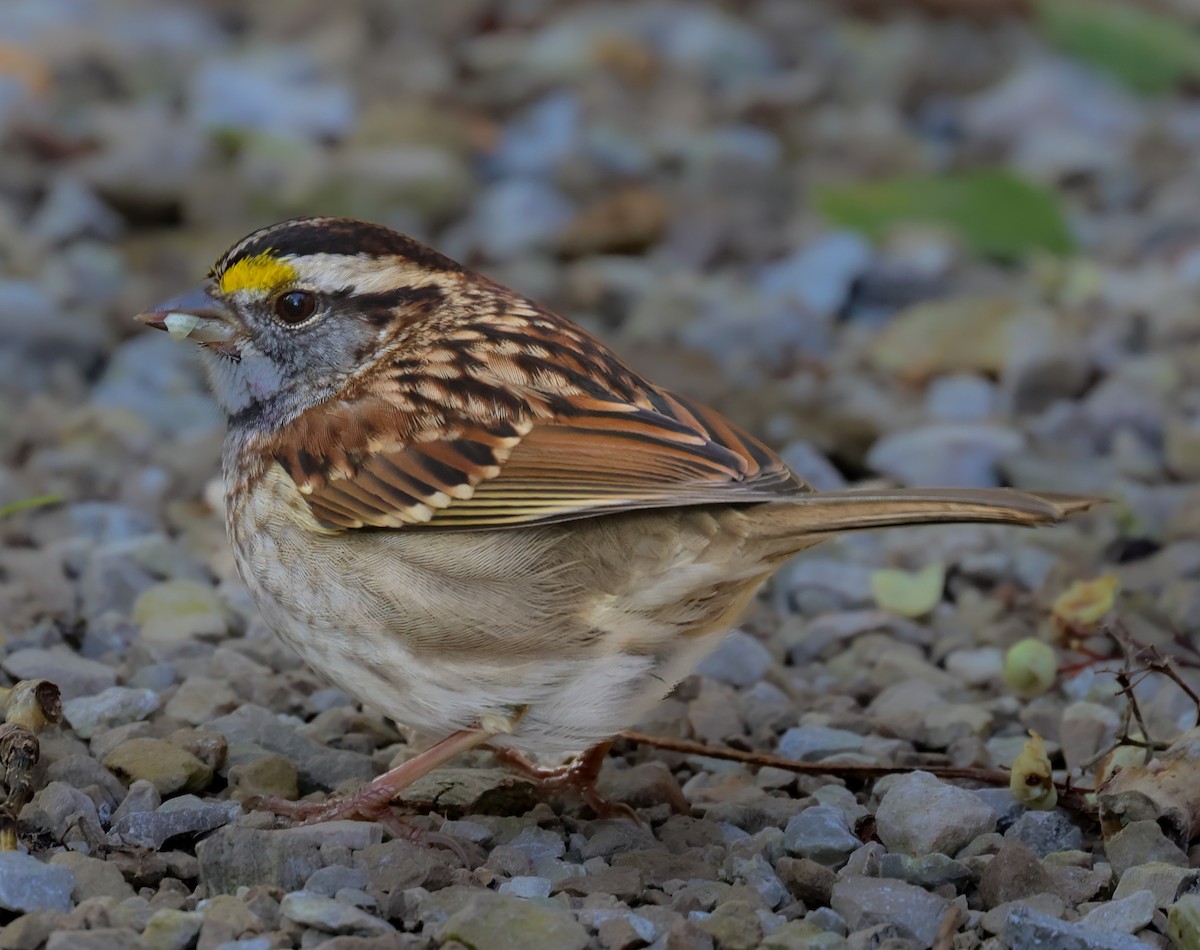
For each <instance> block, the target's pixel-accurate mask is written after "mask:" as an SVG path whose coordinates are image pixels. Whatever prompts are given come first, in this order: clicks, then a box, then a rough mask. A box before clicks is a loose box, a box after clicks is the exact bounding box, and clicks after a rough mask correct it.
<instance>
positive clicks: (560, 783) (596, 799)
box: [492, 742, 642, 825]
mask: <svg viewBox="0 0 1200 950" xmlns="http://www.w3.org/2000/svg"><path fill="white" fill-rule="evenodd" d="M611 748H612V743H611V742H602V743H600V745H597V746H592V748H590V749H588V750H587V751H586V752H584V753H583V755H581V756H580V757H579V758H578V759H576V760H575V761H574V762H571V763H568V764H567V765H562V766H558V767H556V768H544V767H542V766H540V765H537V764H535V763H534V762H533V761H531V760H530V759H529V758H528V757H527V756H526V755H524V754H523V753H521V752H518V751H517V750H516V749H511V748H508V747H501V748H497V749H493V750H492V751H493V752H494V753H495V755H496V758H497V759H499V760H500V761H501V762H503V763H504V764H505V765H507V766H509V767H510V768H512V769H513V770H515V771H517V772H519V773H521V774H522V775H524V776H525V777H526V778H528V779H531V780H532V781H534V782H536V783H537V785H538V788H539V789H540V790H541V791H542V792H544V793H546V794H550V795H553V794H564V795H568V796H570V797H572V798H578V799H580V800H582V801H583V803H584V804H585V805H587V806H588V807H589V808H591V810H592V811H594V812H595V813H596V815H597V816H598V817H600V818H627V819H629V820H630V821H632V822H634V823H635V824H639V825H640V824H641V823H642V820H641V819H640V818H639V817H638V814H637V812H635V811H634V810H633V809H632V808H630V807H629V806H628V805H626V804H625V803H624V802H613V801H609V800H608V799H607V798H605V797H604V796H603V795H601V794H600V790H599V789H598V788H596V782H597V780H598V779H599V778H600V767H601V766H602V765H603V764H604V757H605V756H606V755H608V750H609V749H611Z"/></svg>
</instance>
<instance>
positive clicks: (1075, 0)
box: [1036, 0, 1200, 95]
mask: <svg viewBox="0 0 1200 950" xmlns="http://www.w3.org/2000/svg"><path fill="white" fill-rule="evenodd" d="M1036 11H1037V24H1038V28H1039V30H1040V31H1041V33H1042V35H1043V36H1044V37H1045V38H1046V40H1047V42H1049V43H1052V44H1053V45H1055V46H1057V47H1058V48H1059V49H1061V50H1062V51H1063V52H1064V53H1066V54H1068V55H1069V56H1074V57H1075V58H1077V59H1080V60H1083V61H1084V62H1086V63H1089V64H1091V65H1092V66H1095V67H1097V68H1098V69H1102V70H1104V71H1105V72H1107V73H1109V74H1111V75H1112V76H1114V77H1116V78H1117V79H1118V80H1120V81H1121V82H1123V83H1124V84H1125V85H1126V86H1128V87H1129V88H1130V89H1132V90H1134V91H1135V92H1140V93H1145V94H1147V95H1154V94H1157V93H1163V92H1169V91H1171V90H1172V89H1174V88H1175V87H1176V86H1177V85H1178V84H1179V83H1180V82H1181V81H1183V80H1185V79H1189V78H1194V77H1197V76H1200V37H1197V35H1196V32H1195V31H1194V30H1192V29H1191V28H1190V27H1189V26H1188V25H1187V24H1186V23H1184V22H1181V21H1179V20H1176V19H1172V18H1171V17H1168V16H1163V15H1162V14H1158V13H1154V12H1152V11H1150V10H1147V9H1144V8H1141V7H1139V6H1138V5H1137V4H1134V3H1127V2H1126V3H1122V2H1111V0H1037V3H1036Z"/></svg>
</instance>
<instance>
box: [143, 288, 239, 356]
mask: <svg viewBox="0 0 1200 950" xmlns="http://www.w3.org/2000/svg"><path fill="white" fill-rule="evenodd" d="M134 319H135V320H139V321H141V322H142V323H144V324H146V325H147V326H152V327H157V328H158V329H159V330H166V331H167V332H168V333H169V334H171V336H173V337H174V338H175V339H176V340H192V341H193V342H195V343H206V344H209V345H213V346H221V345H223V344H228V343H230V342H232V340H233V338H234V337H235V336H237V333H238V328H237V326H236V324H235V321H234V317H233V314H232V313H231V312H230V310H229V308H228V307H227V306H225V304H223V303H222V302H221V301H219V300H217V299H215V298H214V297H213V296H212V294H211V293H209V288H208V285H207V284H201V285H200V286H198V287H193V288H192V289H191V290H188V291H186V292H184V293H182V294H179V295H178V296H177V297H172V298H171V299H170V300H168V301H166V302H165V303H162V304H159V305H158V306H157V307H152V308H151V309H149V310H146V311H143V312H142V313H139V314H138V315H137V316H136V317H135V318H134Z"/></svg>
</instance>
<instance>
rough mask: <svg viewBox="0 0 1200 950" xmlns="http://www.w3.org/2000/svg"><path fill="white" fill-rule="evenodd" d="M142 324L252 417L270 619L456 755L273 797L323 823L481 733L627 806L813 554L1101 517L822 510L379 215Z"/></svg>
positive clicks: (981, 505) (606, 356) (1019, 504)
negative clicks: (627, 771) (614, 745)
mask: <svg viewBox="0 0 1200 950" xmlns="http://www.w3.org/2000/svg"><path fill="white" fill-rule="evenodd" d="M138 319H139V320H141V321H143V322H144V323H147V324H149V325H151V326H154V327H159V328H162V329H165V330H167V331H168V332H169V333H171V335H172V336H175V337H177V338H184V339H188V340H191V341H194V342H196V343H198V344H199V345H200V348H201V352H202V354H203V356H204V364H205V366H206V369H207V372H208V376H209V379H210V382H211V385H212V390H213V393H214V395H215V397H216V399H217V401H218V402H219V403H220V404H221V406H222V408H223V409H224V411H225V413H226V415H227V416H228V435H227V437H226V440H225V446H224V453H223V469H224V478H225V493H226V495H225V501H226V522H227V527H228V532H229V537H230V541H231V543H232V546H233V550H234V554H235V556H236V561H237V566H238V570H239V571H240V573H241V576H242V579H243V580H244V581H245V583H246V586H247V587H248V588H249V590H250V593H251V594H252V596H253V598H254V601H255V603H256V604H257V606H258V608H259V610H260V611H261V613H262V615H263V617H264V618H265V619H266V621H267V623H268V624H269V625H270V626H271V627H272V628H273V629H274V630H275V631H276V632H277V633H278V634H279V635H280V636H281V637H282V638H283V639H284V640H286V641H287V642H288V643H289V644H291V645H292V647H294V648H295V650H296V651H297V652H298V653H299V654H300V656H301V657H302V658H303V659H304V661H305V662H306V663H308V665H309V666H311V667H312V668H313V669H314V670H315V671H316V672H318V673H319V674H321V675H322V676H324V677H326V678H327V679H328V680H329V681H330V682H331V683H333V684H334V685H336V686H338V687H339V688H341V689H342V690H344V691H345V692H347V693H348V694H350V695H351V696H354V697H355V698H357V699H359V700H361V701H362V702H364V703H367V704H369V705H371V706H373V707H375V708H377V709H379V710H381V711H382V712H384V713H386V714H387V715H388V716H391V717H392V718H394V719H395V720H396V721H398V722H400V723H402V724H404V725H406V726H409V727H412V728H414V729H416V730H418V731H420V732H421V733H424V734H428V735H430V736H433V737H436V738H437V739H438V741H437V742H436V743H435V744H434V745H432V746H431V747H430V748H428V749H427V750H426V751H424V752H422V753H420V754H419V755H417V756H415V757H414V758H412V759H410V760H409V761H407V762H405V763H404V764H402V765H400V766H398V767H397V768H395V769H392V770H391V771H390V772H387V773H386V774H384V775H381V776H379V777H378V778H376V779H375V780H374V781H372V782H370V783H369V784H367V785H366V786H364V787H363V788H362V789H361V790H360V791H359V792H358V793H356V794H354V795H351V796H348V797H345V798H341V799H334V800H332V801H330V802H326V803H307V802H302V803H292V802H284V801H279V800H275V801H272V802H270V803H268V804H269V806H270V807H272V808H273V809H274V810H275V811H277V812H278V813H280V814H284V815H287V816H289V817H291V818H294V819H297V820H304V821H318V820H324V819H329V818H345V817H352V818H367V819H372V818H377V819H384V820H388V821H389V822H394V821H395V819H394V818H391V811H390V808H389V803H390V802H391V800H392V799H393V798H394V797H395V795H396V794H397V793H398V792H399V791H400V790H401V789H403V788H404V787H406V786H407V785H408V784H410V783H412V782H413V781H415V780H416V779H417V778H419V777H421V776H423V775H425V774H427V773H428V772H429V771H430V770H432V769H434V768H437V767H438V766H440V765H442V764H443V763H445V762H446V761H448V760H449V759H451V758H452V757H454V756H455V755H458V754H459V753H461V752H463V751H465V750H467V749H470V748H472V747H475V746H478V745H481V744H483V743H487V744H488V745H489V746H490V747H491V748H493V749H495V750H497V751H498V752H499V753H500V754H501V755H502V757H503V758H505V759H506V760H507V761H509V762H510V763H512V764H513V765H515V766H518V767H521V768H524V769H525V770H526V771H536V772H537V773H538V774H540V775H542V776H544V777H545V778H546V779H547V780H548V781H551V782H556V783H558V784H560V785H562V786H566V787H571V788H574V789H575V790H576V791H577V792H578V793H579V794H581V795H582V796H583V798H584V799H585V800H586V801H587V802H588V803H589V804H591V805H593V807H595V808H597V809H598V810H601V811H604V810H605V809H606V808H609V806H608V803H606V802H605V801H604V800H603V799H602V798H601V797H600V796H599V794H598V793H597V792H596V789H595V779H596V776H597V774H598V771H599V765H600V762H601V761H602V759H603V756H604V754H605V753H606V751H607V749H608V747H609V745H610V744H611V741H612V737H613V736H614V735H616V734H617V733H619V732H620V731H621V730H623V729H626V728H628V727H630V726H633V725H634V724H636V723H637V722H638V721H639V719H640V718H641V717H642V716H643V714H645V713H646V712H647V710H648V709H650V708H651V707H652V706H653V705H654V704H655V703H657V702H658V701H659V700H661V699H662V698H663V697H664V696H665V695H666V694H667V693H668V692H669V691H670V690H671V689H672V688H673V687H674V686H675V685H676V684H677V683H678V682H679V681H680V680H681V679H682V678H683V677H684V676H686V675H687V674H688V673H689V672H690V671H691V669H692V668H693V667H694V666H695V664H696V663H697V662H699V660H700V659H701V658H703V657H704V656H705V655H706V654H707V653H709V652H711V651H712V650H713V649H714V648H715V647H716V646H717V645H718V644H719V643H720V641H721V639H722V637H723V636H724V634H725V633H726V631H727V630H728V629H729V628H730V626H731V625H732V624H733V623H734V622H735V621H736V620H737V618H738V615H739V614H740V613H741V611H742V610H743V608H744V607H745V606H746V604H747V602H748V601H749V600H750V599H751V598H752V597H753V595H754V593H755V591H756V590H757V589H758V587H759V586H760V585H761V584H762V583H763V581H764V580H766V578H767V577H769V576H770V574H771V573H772V572H773V571H774V570H775V569H776V568H777V567H778V566H779V565H780V564H781V563H783V562H784V561H785V560H787V559H788V558H790V557H791V556H792V555H794V554H796V553H797V552H798V551H802V550H804V549H805V548H809V547H811V546H813V545H814V544H817V543H818V542H820V541H821V540H823V539H824V538H827V537H829V536H830V535H832V534H837V533H839V532H843V531H853V530H857V529H861V528H880V527H888V526H895V525H906V524H920V523H929V522H963V521H980V522H1000V523H1007V524H1018V525H1038V524H1046V523H1051V522H1055V521H1058V520H1060V519H1062V518H1064V517H1065V516H1067V515H1070V514H1072V513H1074V512H1077V511H1080V510H1082V509H1084V508H1086V507H1087V506H1088V505H1089V504H1090V503H1091V502H1092V501H1093V499H1088V498H1082V497H1074V496H1067V495H1060V494H1052V493H1049V492H1047V493H1031V492H1023V491H1015V490H1011V489H984V490H968V489H936V488H931V489H897V490H881V491H840V492H816V491H814V490H813V489H812V488H811V487H810V486H809V485H807V484H805V483H804V482H803V481H802V480H801V479H800V478H798V477H797V476H796V475H795V474H794V473H792V472H791V471H790V470H789V469H788V468H787V466H786V465H785V464H784V463H783V461H782V460H781V459H780V458H779V457H778V456H777V455H776V454H775V453H774V452H773V451H771V450H770V449H769V448H767V446H765V445H763V444H762V443H761V442H759V441H758V440H757V439H755V438H753V437H752V436H750V435H748V434H747V433H745V432H743V431H742V430H741V429H739V428H738V427H737V426H736V425H734V424H733V423H732V422H730V421H729V420H727V419H725V418H724V417H723V416H721V415H719V414H718V413H716V412H714V411H713V410H712V409H709V408H708V407H706V406H703V405H701V404H699V403H697V402H695V401H693V400H691V399H687V398H685V397H683V396H679V395H677V394H674V393H671V392H668V391H666V390H664V389H660V388H659V387H657V386H655V385H654V384H653V383H651V382H649V381H648V380H646V379H644V378H642V377H641V376H639V375H638V374H637V373H635V372H633V371H632V370H631V369H630V368H629V367H627V366H626V365H625V364H624V363H622V362H621V361H620V360H619V359H618V358H617V357H616V356H615V355H613V353H612V352H611V351H610V350H609V349H608V348H607V347H605V346H604V345H603V344H602V343H600V342H599V341H598V340H596V339H595V338H594V337H592V336H590V335H589V334H588V333H586V332H585V331H584V330H582V329H581V328H579V327H578V326H576V325H575V324H573V323H571V322H570V321H568V320H566V319H564V318H562V317H560V316H558V315H557V314H554V313H551V312H550V311H548V310H546V309H544V308H543V307H540V306H538V305H537V304H536V303H534V302H533V301H530V300H528V299H526V298H525V297H522V296H521V295H519V294H517V293H515V292H514V291H512V290H509V289H507V288H505V287H502V286H500V285H499V284H496V283H495V282H493V281H491V280H488V279H487V278H485V277H483V276H481V275H479V274H476V273H474V272H472V271H470V270H468V269H467V268H465V267H463V266H461V265H460V264H457V263H455V262H454V261H452V260H450V259H449V258H447V257H444V256H442V255H441V254H438V253H437V252H435V251H433V250H431V249H430V248H428V247H425V246H424V245H422V244H420V243H418V242H417V241H414V240H412V239H411V238H408V237H405V236H404V235H402V234H399V233H397V232H396V231H393V230H391V229H390V228H386V227H383V226H380V225H376V224H370V223H367V222H362V221H355V220H349V219H343V218H301V219H297V220H292V221H285V222H283V223H281V224H276V225H273V226H271V227H267V228H263V229H262V230H259V231H256V232H254V233H253V234H250V235H249V236H247V237H246V238H244V239H243V240H241V241H239V242H238V243H237V244H235V245H234V246H233V247H232V248H230V249H229V250H228V251H227V252H226V253H225V254H224V255H223V256H222V257H221V258H220V260H219V261H217V263H216V265H215V266H214V267H213V270H212V272H211V273H210V275H209V277H208V279H207V280H206V281H205V282H204V283H202V284H201V285H200V286H198V287H196V288H195V289H193V290H191V291H188V292H187V293H184V294H182V295H180V296H179V297H176V298H174V299H172V300H169V301H167V302H165V303H163V304H162V305H161V306H158V307H155V308H154V309H152V310H148V311H146V312H144V313H142V314H140V315H139V317H138ZM530 756H533V757H536V758H538V759H554V760H556V761H558V762H561V761H563V760H564V759H566V758H567V757H569V756H575V757H576V758H575V759H574V761H573V762H572V764H569V765H566V766H562V767H561V768H557V769H535V767H534V762H533V761H532V760H531V759H530V758H529V757H530Z"/></svg>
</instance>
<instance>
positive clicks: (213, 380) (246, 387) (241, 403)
mask: <svg viewBox="0 0 1200 950" xmlns="http://www.w3.org/2000/svg"><path fill="white" fill-rule="evenodd" d="M201 353H202V358H203V360H204V368H205V370H206V371H207V372H208V380H209V384H210V385H211V387H212V392H213V396H214V397H215V398H216V400H217V402H218V403H220V405H221V408H222V409H223V410H224V411H225V413H226V414H227V415H230V416H232V415H236V414H237V413H239V412H241V411H243V410H244V409H247V408H249V407H250V406H252V405H255V404H262V403H266V402H269V401H271V400H272V399H273V398H275V397H276V396H278V395H279V393H280V391H281V390H282V389H283V374H282V372H281V371H280V368H279V366H278V365H276V363H275V362H274V361H273V360H271V359H270V358H269V357H266V356H264V355H263V354H262V353H259V352H257V351H255V350H252V349H244V350H243V352H242V359H241V360H240V361H238V362H234V361H233V360H230V359H226V358H224V357H221V356H218V355H217V354H215V353H212V352H209V351H207V350H202V351H201Z"/></svg>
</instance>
